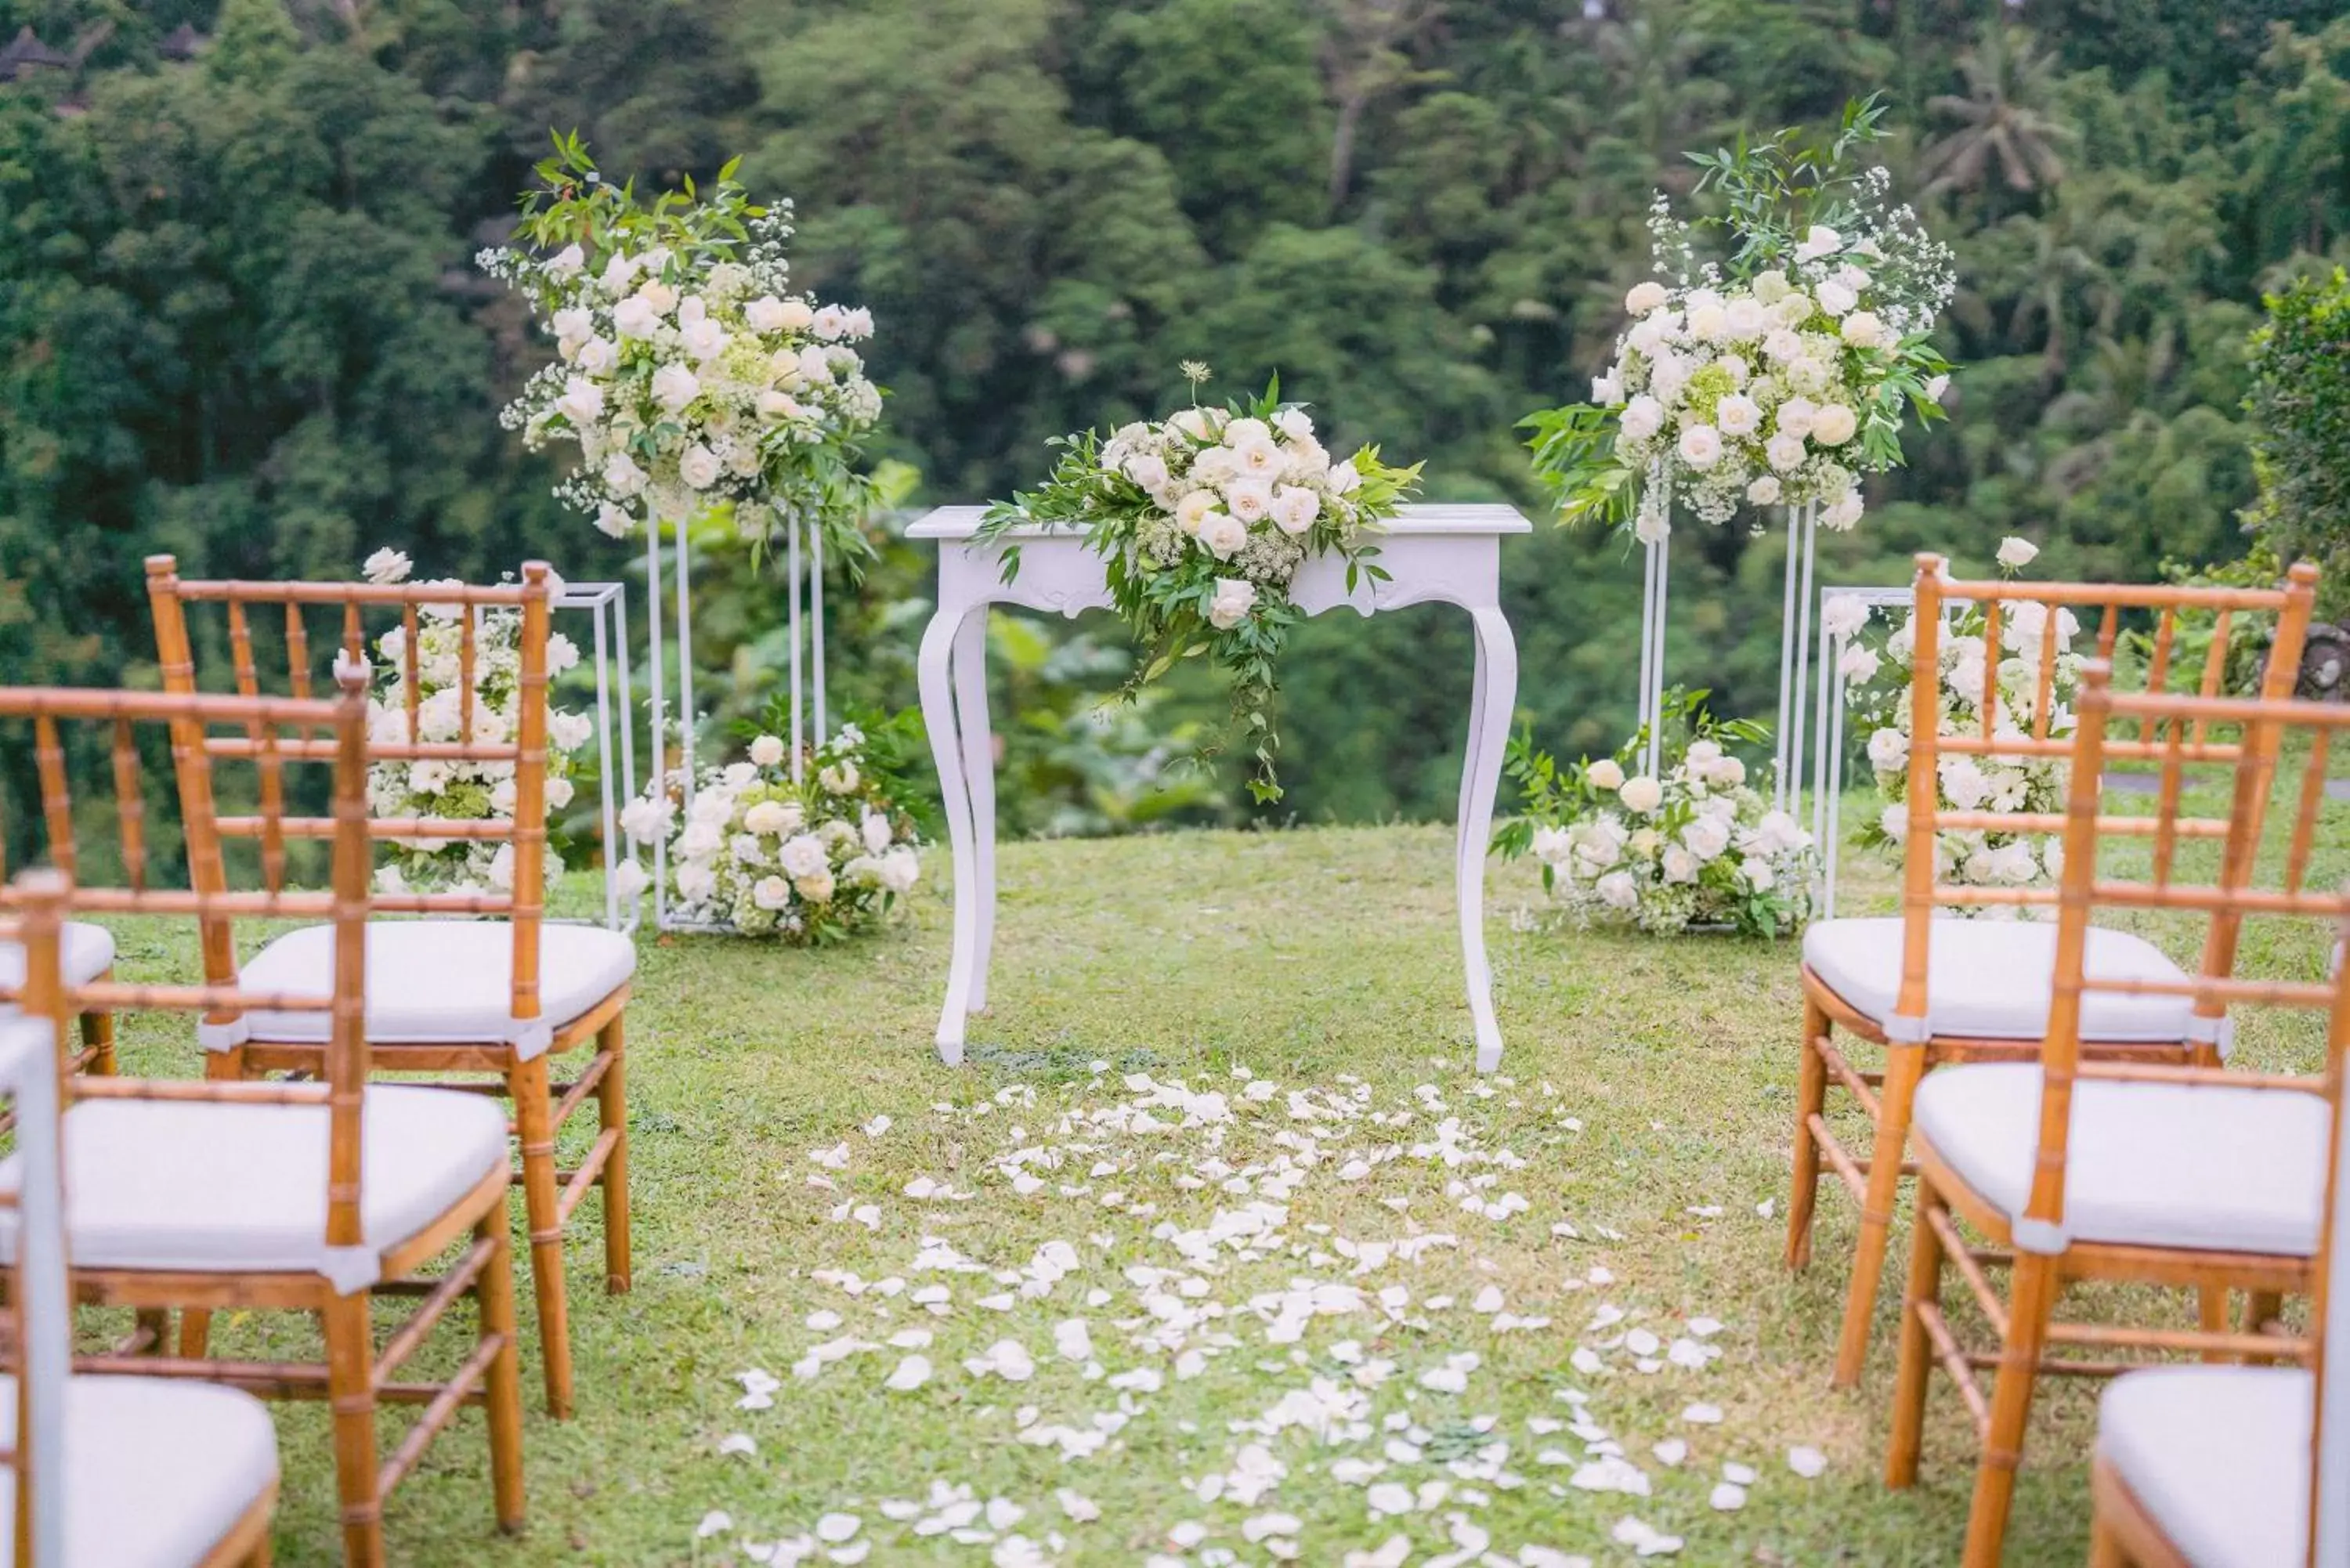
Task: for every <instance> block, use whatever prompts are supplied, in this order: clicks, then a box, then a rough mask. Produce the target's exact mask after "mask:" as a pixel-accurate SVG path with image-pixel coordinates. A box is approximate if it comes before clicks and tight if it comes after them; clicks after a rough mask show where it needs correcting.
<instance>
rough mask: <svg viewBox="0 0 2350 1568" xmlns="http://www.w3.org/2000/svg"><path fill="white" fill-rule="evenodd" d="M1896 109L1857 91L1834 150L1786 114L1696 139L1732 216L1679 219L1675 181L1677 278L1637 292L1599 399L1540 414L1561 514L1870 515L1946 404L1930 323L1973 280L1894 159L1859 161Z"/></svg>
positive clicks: (1630, 518) (1649, 530)
mask: <svg viewBox="0 0 2350 1568" xmlns="http://www.w3.org/2000/svg"><path fill="white" fill-rule="evenodd" d="M1882 114H1883V111H1882V109H1881V108H1880V107H1879V106H1878V105H1877V100H1876V99H1873V98H1872V99H1868V100H1867V101H1866V102H1857V103H1853V104H1849V105H1847V106H1846V109H1845V115H1844V121H1843V125H1842V127H1841V129H1840V130H1839V131H1838V133H1837V134H1836V136H1835V138H1834V139H1833V140H1831V141H1829V142H1828V143H1827V144H1826V145H1825V146H1824V147H1811V146H1807V145H1805V144H1804V143H1803V142H1802V141H1801V140H1800V139H1799V136H1798V133H1797V132H1795V131H1793V130H1783V131H1781V132H1779V133H1778V134H1777V135H1775V136H1773V137H1771V138H1769V139H1766V140H1762V141H1759V142H1754V143H1751V144H1750V143H1744V142H1742V143H1741V144H1740V145H1739V146H1737V147H1735V148H1728V149H1723V150H1722V151H1718V152H1712V153H1698V154H1692V155H1691V159H1692V161H1694V162H1696V163H1697V164H1698V165H1699V167H1700V169H1701V170H1702V171H1703V172H1702V173H1701V174H1700V177H1699V181H1698V183H1697V187H1696V189H1697V192H1698V193H1700V194H1704V193H1707V192H1711V193H1713V194H1714V195H1715V196H1717V197H1718V198H1719V199H1720V200H1721V202H1723V204H1724V205H1725V207H1726V209H1727V211H1726V213H1725V214H1724V215H1723V216H1721V217H1719V218H1709V219H1704V220H1700V222H1699V223H1690V222H1688V221H1685V220H1682V219H1679V218H1677V217H1675V216H1674V215H1673V213H1672V210H1671V206H1670V204H1669V202H1667V200H1666V198H1665V197H1664V195H1663V194H1662V193H1661V192H1659V195H1658V196H1657V199H1656V205H1655V208H1654V211H1653V213H1652V215H1651V218H1650V223H1649V227H1650V229H1651V232H1652V234H1654V238H1655V256H1656V266H1657V276H1656V277H1655V278H1653V279H1651V280H1649V281H1648V282H1644V283H1641V284H1639V285H1638V286H1635V287H1634V288H1633V289H1632V290H1631V292H1630V293H1629V294H1628V295H1627V296H1625V300H1624V308H1625V311H1626V313H1627V315H1628V316H1629V317H1631V318H1632V326H1631V327H1630V328H1629V330H1627V332H1626V333H1625V334H1624V335H1623V336H1622V337H1620V338H1619V339H1618V340H1617V345H1616V358H1615V361H1614V362H1613V363H1612V364H1610V365H1609V366H1608V368H1607V370H1606V371H1604V372H1603V373H1602V374H1601V375H1600V376H1599V377H1598V378H1597V379H1596V380H1594V381H1593V383H1592V388H1591V400H1590V401H1589V402H1586V403H1578V404H1574V405H1570V406H1568V407H1565V408H1560V409H1553V410H1544V411H1543V412H1541V413H1537V414H1535V415H1534V416H1532V417H1531V418H1529V419H1528V420H1527V421H1526V428H1527V429H1528V430H1529V431H1531V432H1532V439H1531V441H1530V444H1531V445H1532V447H1533V448H1534V468H1535V472H1536V474H1537V475H1538V476H1539V477H1541V478H1542V479H1543V480H1544V481H1545V482H1546V483H1549V484H1550V485H1551V486H1553V487H1554V488H1555V489H1556V490H1557V492H1558V493H1559V498H1560V518H1561V521H1562V522H1573V521H1576V520H1579V519H1581V518H1584V517H1597V518H1600V519H1602V520H1604V521H1607V522H1608V523H1611V524H1629V525H1630V526H1631V527H1632V528H1633V530H1634V532H1635V533H1636V534H1637V535H1638V536H1639V537H1640V538H1641V539H1643V540H1646V541H1649V542H1654V541H1656V540H1659V539H1662V538H1663V537H1664V536H1665V535H1666V534H1667V533H1669V531H1670V528H1671V513H1672V505H1673V503H1674V501H1676V500H1679V502H1681V503H1682V504H1685V505H1687V506H1688V507H1689V508H1690V510H1691V511H1693V512H1695V513H1696V514H1698V515H1699V516H1700V517H1701V518H1703V519H1704V520H1705V521H1707V522H1709V523H1715V524H1719V523H1724V522H1727V521H1729V519H1730V518H1731V515H1732V514H1735V513H1736V512H1737V511H1738V509H1739V508H1740V507H1741V506H1777V505H1784V506H1796V505H1802V504H1818V505H1819V506H1820V508H1821V511H1820V514H1819V520H1820V522H1821V523H1822V524H1825V526H1827V527H1829V528H1834V529H1848V528H1851V527H1853V526H1854V525H1855V524H1857V523H1858V522H1859V521H1860V518H1861V514H1862V512H1863V510H1864V503H1863V501H1862V497H1861V492H1860V481H1861V478H1862V476H1863V475H1866V474H1869V473H1877V472H1884V471H1885V470H1887V469H1888V468H1892V467H1894V466H1896V465H1898V463H1899V462H1901V430H1902V426H1903V423H1904V422H1905V421H1906V420H1907V419H1908V418H1909V417H1910V416H1912V415H1914V416H1915V417H1917V418H1918V419H1919V420H1921V421H1924V420H1933V419H1939V418H1940V417H1941V412H1942V410H1941V403H1940V400H1941V397H1942V395H1943V392H1944V390H1945V388H1946V386H1947V383H1948V375H1947V372H1948V370H1949V366H1948V365H1947V364H1946V363H1945V362H1944V361H1943V359H1942V358H1941V356H1940V355H1939V354H1938V353H1937V352H1936V351H1935V350H1934V348H1932V347H1931V345H1930V344H1929V341H1928V339H1929V337H1930V336H1931V334H1932V332H1933V329H1934V322H1935V319H1936V317H1938V316H1939V313H1940V312H1941V310H1942V308H1943V307H1944V306H1947V305H1948V304H1949V303H1950V297H1951V295H1952V293H1953V291H1954V289H1955V287H1956V282H1955V276H1954V274H1953V272H1952V270H1951V267H1952V257H1951V253H1950V248H1949V247H1948V246H1947V245H1944V244H1941V243H1939V241H1936V240H1934V239H1933V238H1931V237H1930V236H1929V235H1928V234H1927V233H1926V232H1925V230H1924V228H1923V226H1922V225H1921V224H1920V223H1918V217H1917V214H1916V213H1914V212H1912V211H1911V210H1910V209H1909V208H1908V207H1907V206H1899V205H1895V204H1893V203H1892V202H1891V201H1890V198H1889V191H1890V188H1891V177H1890V176H1889V175H1888V174H1887V172H1886V171H1885V170H1884V169H1882V168H1870V169H1868V170H1866V171H1860V172H1857V173H1856V172H1852V171H1850V170H1849V169H1848V167H1847V165H1848V162H1849V161H1850V158H1851V156H1852V154H1853V153H1854V151H1856V149H1858V148H1860V147H1862V146H1865V145H1866V144H1868V143H1870V142H1873V141H1876V140H1881V139H1882V138H1883V137H1884V136H1885V135H1886V134H1887V132H1886V131H1885V130H1884V128H1883V126H1882V124H1881V123H1880V121H1881V119H1882ZM1700 229H1720V230H1721V231H1723V232H1724V234H1726V235H1727V236H1728V239H1729V242H1730V243H1729V247H1728V249H1729V254H1728V255H1727V257H1726V258H1725V259H1723V260H1720V261H1712V260H1708V261H1700V259H1699V244H1698V232H1699V231H1700Z"/></svg>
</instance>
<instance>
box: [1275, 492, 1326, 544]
mask: <svg viewBox="0 0 2350 1568" xmlns="http://www.w3.org/2000/svg"><path fill="white" fill-rule="evenodd" d="M1320 515H1322V498H1321V497H1320V496H1319V495H1316V494H1315V493H1314V492H1312V491H1310V490H1308V489H1306V488H1305V486H1304V485H1302V484H1284V485H1283V486H1282V487H1281V488H1280V489H1279V490H1278V491H1275V492H1274V497H1273V520H1274V523H1275V524H1278V525H1279V526H1280V529H1281V531H1282V532H1283V533H1284V534H1290V535H1296V534H1303V533H1305V531H1306V530H1307V529H1308V528H1311V527H1313V526H1314V520H1315V518H1316V517H1319V516H1320Z"/></svg>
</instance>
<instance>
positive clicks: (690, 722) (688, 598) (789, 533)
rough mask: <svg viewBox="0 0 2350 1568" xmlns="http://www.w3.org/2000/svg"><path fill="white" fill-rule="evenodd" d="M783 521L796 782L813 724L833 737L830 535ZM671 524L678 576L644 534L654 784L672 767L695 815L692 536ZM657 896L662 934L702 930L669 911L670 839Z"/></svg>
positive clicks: (789, 518) (661, 843) (654, 538)
mask: <svg viewBox="0 0 2350 1568" xmlns="http://www.w3.org/2000/svg"><path fill="white" fill-rule="evenodd" d="M778 515H779V516H780V517H781V519H782V522H783V532H784V560H785V571H786V573H787V574H788V577H789V585H790V586H789V587H788V588H787V590H786V592H787V593H788V595H789V599H788V608H787V611H786V615H787V619H788V622H789V629H790V635H791V680H792V732H791V735H790V742H791V765H792V778H793V779H794V780H795V781H797V780H798V779H799V778H800V777H801V776H802V774H803V773H804V772H805V770H806V752H807V749H808V747H807V744H806V742H807V741H808V739H809V731H810V725H809V721H810V720H813V721H814V726H813V728H814V743H815V744H816V745H822V744H823V743H824V742H826V741H827V740H829V739H830V738H831V735H832V729H831V723H830V720H829V716H828V715H827V713H826V711H825V679H824V530H823V529H822V528H821V527H819V526H818V525H816V524H815V523H814V522H813V521H811V520H810V519H808V518H806V517H803V516H801V515H799V514H796V513H783V512H779V513H778ZM666 525H667V526H668V527H669V528H670V529H671V532H672V534H673V535H674V537H675V539H676V542H677V548H676V552H675V557H676V559H675V571H674V574H671V573H669V572H668V571H667V570H666V568H665V562H664V557H665V556H667V555H668V554H669V552H667V551H664V550H663V549H662V548H661V529H662V527H663V526H664V524H662V523H661V522H660V521H659V520H656V521H654V522H652V523H651V524H648V525H647V527H646V529H645V586H646V593H645V602H646V608H647V620H648V623H649V626H650V632H649V636H650V661H649V673H650V677H651V680H650V696H649V699H648V701H649V703H650V709H651V714H650V717H651V720H652V734H653V742H652V743H653V777H654V778H655V780H656V781H659V780H660V779H662V778H663V777H664V776H665V775H666V774H668V773H669V771H670V769H671V766H672V765H674V766H675V767H676V768H677V770H678V774H679V783H680V785H681V795H682V805H683V806H684V807H686V808H689V809H690V808H691V806H692V805H693V784H694V777H693V775H694V762H695V759H696V758H697V757H698V756H699V755H700V752H699V750H698V747H699V743H700V715H699V713H698V712H697V711H696V709H695V707H694V700H693V559H692V556H693V544H692V533H693V529H692V524H691V522H690V521H686V520H682V519H681V520H677V521H674V522H671V523H669V524H666ZM671 575H673V576H674V577H675V579H676V587H675V595H676V597H675V599H674V605H675V615H676V619H677V667H676V671H675V680H674V682H673V683H672V681H671V679H670V674H669V670H668V659H667V655H666V652H665V651H664V649H663V647H662V631H661V600H662V598H663V597H664V578H665V577H666V576H671ZM672 715H673V716H674V722H675V725H676V735H677V748H676V752H675V753H674V754H675V757H676V762H675V763H674V764H672V763H671V761H670V756H671V753H670V752H669V750H668V747H669V740H670V733H671V720H672ZM652 894H653V925H654V928H655V929H658V930H663V931H681V930H695V929H701V928H700V927H698V926H696V925H694V924H693V923H692V922H691V921H687V920H684V919H680V918H679V917H678V916H677V914H676V912H675V911H674V910H673V909H671V907H670V899H669V843H668V836H667V835H666V834H663V835H660V836H658V837H656V838H655V839H654V841H653V879H652Z"/></svg>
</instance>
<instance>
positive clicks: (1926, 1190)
mask: <svg viewBox="0 0 2350 1568" xmlns="http://www.w3.org/2000/svg"><path fill="white" fill-rule="evenodd" d="M1941 1210H1942V1197H1941V1194H1939V1193H1938V1192H1936V1191H1935V1190H1934V1189H1933V1184H1932V1183H1930V1182H1929V1181H1926V1180H1924V1179H1920V1180H1919V1181H1918V1209H1917V1213H1916V1214H1915V1215H1914V1216H1913V1217H1912V1218H1911V1220H1910V1224H1909V1283H1908V1289H1907V1290H1906V1291H1905V1292H1904V1293H1903V1294H1902V1298H1901V1342H1900V1343H1901V1358H1900V1365H1899V1368H1898V1371H1896V1372H1895V1374H1894V1378H1893V1440H1892V1442H1891V1444H1890V1445H1889V1446H1888V1447H1887V1449H1886V1455H1885V1484H1886V1485H1887V1486H1889V1487H1892V1488H1895V1489H1896V1490H1898V1489H1900V1488H1903V1487H1908V1486H1914V1485H1916V1484H1917V1480H1918V1449H1919V1447H1920V1446H1921V1445H1922V1444H1923V1442H1924V1440H1925V1433H1926V1394H1927V1386H1928V1384H1929V1381H1930V1380H1931V1379H1932V1377H1933V1375H1934V1346H1933V1342H1932V1341H1931V1340H1929V1339H1928V1338H1927V1336H1926V1320H1925V1318H1924V1316H1923V1315H1922V1314H1921V1312H1920V1309H1921V1308H1923V1307H1929V1306H1932V1305H1935V1304H1937V1303H1939V1302H1940V1301H1941V1299H1942V1238H1941V1236H1940V1234H1939V1232H1937V1231H1935V1229H1934V1228H1933V1227H1932V1226H1931V1225H1929V1224H1928V1223H1927V1222H1926V1221H1927V1220H1928V1219H1929V1217H1930V1216H1932V1215H1935V1214H1939V1213H1940V1212H1941Z"/></svg>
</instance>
